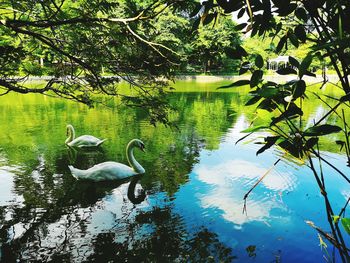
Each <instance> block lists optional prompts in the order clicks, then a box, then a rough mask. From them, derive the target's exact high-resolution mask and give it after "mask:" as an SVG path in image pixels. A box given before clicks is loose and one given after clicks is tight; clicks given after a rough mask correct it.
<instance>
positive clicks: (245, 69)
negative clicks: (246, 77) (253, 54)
mask: <svg viewBox="0 0 350 263" xmlns="http://www.w3.org/2000/svg"><path fill="white" fill-rule="evenodd" d="M248 70H249V68H248V67H246V68H243V67H241V68H240V69H239V73H238V74H239V75H242V74H244V73H246V72H247V71H248Z"/></svg>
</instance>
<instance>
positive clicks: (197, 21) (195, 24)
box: [191, 18, 201, 33]
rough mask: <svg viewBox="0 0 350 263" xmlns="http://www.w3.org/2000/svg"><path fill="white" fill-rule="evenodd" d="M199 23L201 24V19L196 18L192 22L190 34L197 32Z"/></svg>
mask: <svg viewBox="0 0 350 263" xmlns="http://www.w3.org/2000/svg"><path fill="white" fill-rule="evenodd" d="M200 22H201V19H200V18H197V19H196V20H195V21H194V22H193V25H192V29H191V32H192V33H193V32H194V31H197V30H198V27H199V24H200Z"/></svg>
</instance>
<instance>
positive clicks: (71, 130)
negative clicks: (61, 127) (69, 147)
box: [66, 126, 75, 143]
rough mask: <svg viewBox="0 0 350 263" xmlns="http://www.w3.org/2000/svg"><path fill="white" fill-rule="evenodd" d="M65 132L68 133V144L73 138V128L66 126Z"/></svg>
mask: <svg viewBox="0 0 350 263" xmlns="http://www.w3.org/2000/svg"><path fill="white" fill-rule="evenodd" d="M67 131H68V138H67V140H66V143H70V142H71V141H73V140H74V138H75V131H74V128H73V126H67Z"/></svg>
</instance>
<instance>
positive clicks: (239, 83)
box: [218, 79, 250, 89]
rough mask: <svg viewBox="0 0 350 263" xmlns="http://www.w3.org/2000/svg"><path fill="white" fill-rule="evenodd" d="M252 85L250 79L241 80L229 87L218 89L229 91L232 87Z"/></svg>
mask: <svg viewBox="0 0 350 263" xmlns="http://www.w3.org/2000/svg"><path fill="white" fill-rule="evenodd" d="M249 83H250V80H248V79H241V80H237V81H235V82H233V83H231V84H229V85H226V86H221V87H218V89H227V88H232V87H240V86H244V85H248V84H249Z"/></svg>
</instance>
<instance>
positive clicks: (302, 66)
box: [299, 54, 313, 78]
mask: <svg viewBox="0 0 350 263" xmlns="http://www.w3.org/2000/svg"><path fill="white" fill-rule="evenodd" d="M312 58H313V56H312V55H311V54H308V55H307V56H306V57H305V58H304V59H303V61H302V62H301V63H300V66H299V77H300V78H301V77H302V76H304V75H305V73H306V71H307V69H308V68H309V66H310V64H311V62H312Z"/></svg>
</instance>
